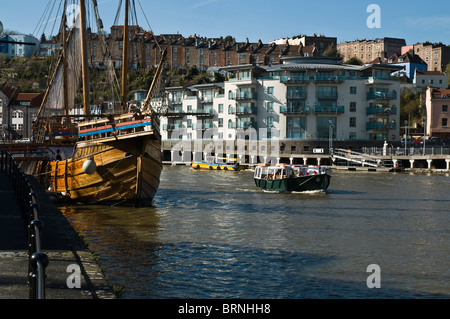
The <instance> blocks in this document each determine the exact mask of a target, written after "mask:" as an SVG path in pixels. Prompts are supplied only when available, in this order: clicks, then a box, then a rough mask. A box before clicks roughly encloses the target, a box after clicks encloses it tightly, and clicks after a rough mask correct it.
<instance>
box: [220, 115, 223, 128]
mask: <svg viewBox="0 0 450 319" xmlns="http://www.w3.org/2000/svg"><path fill="white" fill-rule="evenodd" d="M219 127H223V118H221V117H219Z"/></svg>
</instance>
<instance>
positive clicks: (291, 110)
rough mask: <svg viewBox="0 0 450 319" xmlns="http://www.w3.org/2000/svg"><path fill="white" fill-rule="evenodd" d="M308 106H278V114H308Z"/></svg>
mask: <svg viewBox="0 0 450 319" xmlns="http://www.w3.org/2000/svg"><path fill="white" fill-rule="evenodd" d="M309 111H310V108H309V106H280V113H284V114H308V113H309Z"/></svg>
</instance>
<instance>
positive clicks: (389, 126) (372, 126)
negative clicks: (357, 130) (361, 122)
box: [366, 122, 397, 130]
mask: <svg viewBox="0 0 450 319" xmlns="http://www.w3.org/2000/svg"><path fill="white" fill-rule="evenodd" d="M396 128H397V124H396V123H380V122H368V123H366V129H367V130H395V129H396Z"/></svg>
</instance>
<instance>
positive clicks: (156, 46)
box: [40, 25, 336, 70]
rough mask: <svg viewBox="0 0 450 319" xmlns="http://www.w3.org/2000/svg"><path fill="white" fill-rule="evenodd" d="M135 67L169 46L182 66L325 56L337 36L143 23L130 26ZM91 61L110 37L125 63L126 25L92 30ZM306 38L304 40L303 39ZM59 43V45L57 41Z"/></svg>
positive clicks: (174, 62) (50, 47) (51, 44)
mask: <svg viewBox="0 0 450 319" xmlns="http://www.w3.org/2000/svg"><path fill="white" fill-rule="evenodd" d="M129 33H130V45H129V46H128V56H129V57H131V62H130V67H131V69H151V68H153V67H155V66H156V65H157V64H158V63H159V61H160V59H161V49H162V50H164V49H165V50H167V58H166V61H165V63H166V67H168V68H180V67H190V66H196V67H197V68H198V69H199V70H206V69H207V68H209V67H221V66H231V65H239V64H249V63H255V64H257V65H271V64H278V63H280V57H289V56H322V55H324V52H325V51H326V49H327V48H328V47H330V46H334V47H336V38H332V37H326V36H323V35H321V36H318V35H313V36H302V37H299V38H298V39H297V40H298V41H290V42H289V41H282V42H276V41H274V42H272V43H262V41H261V40H259V41H257V42H250V41H249V40H248V39H246V41H243V42H238V41H236V40H235V39H233V38H232V37H230V36H228V37H225V38H223V37H220V38H206V37H200V36H197V35H191V36H189V37H184V36H183V35H181V34H160V35H156V34H153V33H152V32H151V31H146V30H144V29H143V28H141V27H139V26H130V27H129ZM89 37H90V40H91V41H89V42H90V43H91V44H90V52H91V59H90V62H91V63H92V64H93V65H100V64H101V63H102V61H104V58H105V50H104V49H103V47H104V44H103V42H104V41H106V43H107V46H108V48H109V50H110V51H109V52H110V54H111V59H112V62H113V64H114V66H115V67H116V68H120V67H121V59H122V54H123V46H122V41H123V26H119V25H115V26H112V27H111V32H110V34H108V35H107V37H106V38H105V39H103V37H102V36H99V35H98V34H97V33H93V32H91V33H90V34H89ZM301 40H303V41H301ZM55 41H56V37H55V38H53V39H50V40H48V41H46V42H45V43H42V44H41V52H40V54H41V55H51V54H52V53H53V52H54V50H55ZM56 46H57V45H56Z"/></svg>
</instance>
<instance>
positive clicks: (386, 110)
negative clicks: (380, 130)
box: [367, 107, 397, 115]
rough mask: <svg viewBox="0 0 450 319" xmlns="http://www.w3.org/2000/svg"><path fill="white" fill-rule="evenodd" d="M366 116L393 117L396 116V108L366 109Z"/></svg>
mask: <svg viewBox="0 0 450 319" xmlns="http://www.w3.org/2000/svg"><path fill="white" fill-rule="evenodd" d="M367 114H390V115H395V114H397V108H396V107H392V108H391V107H387V108H384V107H368V108H367Z"/></svg>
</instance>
